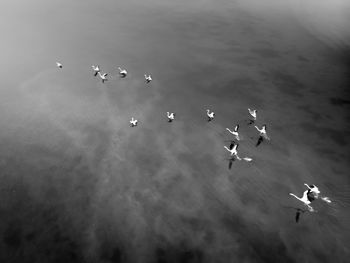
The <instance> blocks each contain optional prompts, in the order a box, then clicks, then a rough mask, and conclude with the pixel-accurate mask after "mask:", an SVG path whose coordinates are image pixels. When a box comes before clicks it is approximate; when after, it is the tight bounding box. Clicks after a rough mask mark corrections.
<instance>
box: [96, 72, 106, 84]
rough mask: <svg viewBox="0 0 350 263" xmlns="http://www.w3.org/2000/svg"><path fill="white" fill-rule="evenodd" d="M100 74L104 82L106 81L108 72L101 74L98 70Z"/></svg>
mask: <svg viewBox="0 0 350 263" xmlns="http://www.w3.org/2000/svg"><path fill="white" fill-rule="evenodd" d="M98 75H99V76H100V78H101V80H102V83H105V81H107V80H108V79H107V75H108V74H107V73H104V74H101V72H98Z"/></svg>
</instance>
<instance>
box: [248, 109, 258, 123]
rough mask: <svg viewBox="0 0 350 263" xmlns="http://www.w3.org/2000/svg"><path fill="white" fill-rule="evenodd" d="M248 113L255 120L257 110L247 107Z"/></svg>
mask: <svg viewBox="0 0 350 263" xmlns="http://www.w3.org/2000/svg"><path fill="white" fill-rule="evenodd" d="M248 111H249V114H250V115H251V116H252V117H253V119H254V120H256V113H257V112H258V111H257V110H251V109H249V108H248Z"/></svg>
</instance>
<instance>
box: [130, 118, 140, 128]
mask: <svg viewBox="0 0 350 263" xmlns="http://www.w3.org/2000/svg"><path fill="white" fill-rule="evenodd" d="M137 123H138V120H136V119H134V117H132V118H131V120H130V125H131V127H135V126H137Z"/></svg>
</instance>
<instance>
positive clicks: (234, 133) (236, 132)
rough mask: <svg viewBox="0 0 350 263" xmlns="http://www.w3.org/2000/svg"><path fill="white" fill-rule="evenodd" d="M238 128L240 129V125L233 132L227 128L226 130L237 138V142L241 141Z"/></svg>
mask: <svg viewBox="0 0 350 263" xmlns="http://www.w3.org/2000/svg"><path fill="white" fill-rule="evenodd" d="M238 128H239V125H238V124H237V125H236V126H235V128H234V130H233V131H231V130H230V129H229V128H226V130H227V131H228V132H229V133H231V134H232V135H234V136H235V138H236V140H237V141H239V140H240V137H239V134H238Z"/></svg>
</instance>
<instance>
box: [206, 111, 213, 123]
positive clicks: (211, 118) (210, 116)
mask: <svg viewBox="0 0 350 263" xmlns="http://www.w3.org/2000/svg"><path fill="white" fill-rule="evenodd" d="M207 116H208V121H212V120H213V119H214V116H215V113H214V112H213V111H212V112H210V110H207Z"/></svg>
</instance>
